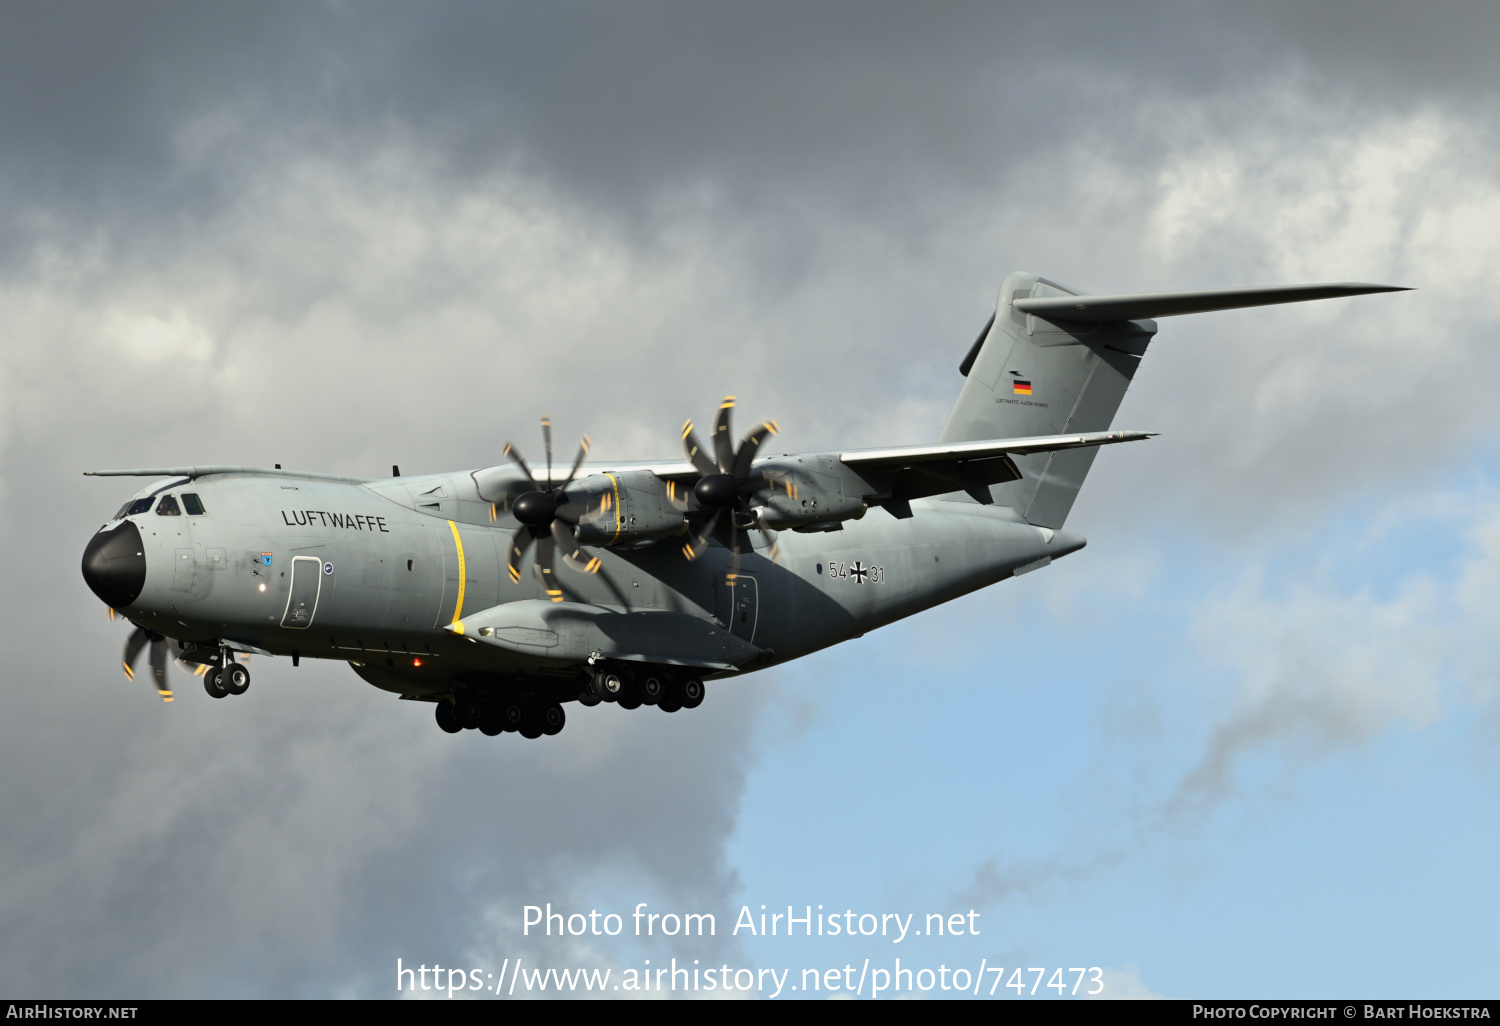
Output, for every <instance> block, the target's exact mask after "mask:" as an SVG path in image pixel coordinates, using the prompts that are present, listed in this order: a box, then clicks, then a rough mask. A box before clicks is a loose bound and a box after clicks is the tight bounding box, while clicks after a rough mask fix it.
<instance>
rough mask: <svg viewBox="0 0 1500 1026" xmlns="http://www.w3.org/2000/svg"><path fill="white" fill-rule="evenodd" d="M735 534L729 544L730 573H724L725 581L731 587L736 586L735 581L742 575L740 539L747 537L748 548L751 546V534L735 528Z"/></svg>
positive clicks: (746, 545) (746, 544)
mask: <svg viewBox="0 0 1500 1026" xmlns="http://www.w3.org/2000/svg"><path fill="white" fill-rule="evenodd" d="M733 534H734V538H733V539H732V541H731V543H730V546H729V573H727V574H725V575H724V583H725V584H727V585H729V587H731V588H733V587H734V582H735V581H737V580H739V577H740V539H741V538H744V539H745V547H746V548H749V545H750V536H749V535H747V534H746V533H745V532H744V531H741V530H739V529H738V528H735V530H734V532H733Z"/></svg>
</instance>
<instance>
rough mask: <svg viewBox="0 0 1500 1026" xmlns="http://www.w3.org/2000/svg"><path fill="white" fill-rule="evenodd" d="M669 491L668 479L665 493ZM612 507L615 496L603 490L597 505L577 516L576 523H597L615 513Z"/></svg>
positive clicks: (670, 488)
mask: <svg viewBox="0 0 1500 1026" xmlns="http://www.w3.org/2000/svg"><path fill="white" fill-rule="evenodd" d="M671 492H672V483H671V482H670V481H669V482H667V494H668V496H670V495H671ZM614 508H615V497H614V495H613V493H611V492H605V493H604V494H603V495H601V496H599V505H598V506H597V507H596V508H595V509H591V510H589V511H588V512H587V513H585V514H583V516H581V517H579V518H578V523H579V524H583V525H587V524H597V523H598V522H599V521H601V520H608V519H610V518H612V517H613V516H614V515H615V514H614Z"/></svg>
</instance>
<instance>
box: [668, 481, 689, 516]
mask: <svg viewBox="0 0 1500 1026" xmlns="http://www.w3.org/2000/svg"><path fill="white" fill-rule="evenodd" d="M692 494H693V492H692V489H690V488H687V487H685V486H683V485H680V484H678V483H677V482H676V481H668V482H667V501H668V502H669V503H671V504H672V508H673V509H675V510H676V511H677V512H679V513H686V512H687V511H688V510H689V509H691V508H692V503H690V502H688V498H689V496H691V495H692Z"/></svg>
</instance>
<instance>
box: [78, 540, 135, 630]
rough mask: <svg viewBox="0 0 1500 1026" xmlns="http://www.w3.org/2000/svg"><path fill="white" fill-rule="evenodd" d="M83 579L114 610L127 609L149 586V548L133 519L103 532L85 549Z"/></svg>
mask: <svg viewBox="0 0 1500 1026" xmlns="http://www.w3.org/2000/svg"><path fill="white" fill-rule="evenodd" d="M83 579H84V581H85V582H86V583H87V584H88V586H89V588H90V589H92V590H93V592H94V594H95V595H98V596H99V597H100V598H101V599H103V600H104V601H105V602H106V603H107V604H108V605H109V606H110V608H112V609H124V608H125V607H126V606H128V605H130V604H131V603H132V602H134V601H135V600H136V599H137V598H139V597H140V594H141V589H142V588H144V587H145V586H146V547H145V545H143V544H142V543H141V532H140V531H138V530H136V526H135V524H133V523H131V522H130V521H129V520H127V521H125V522H124V523H122V524H121V525H120V526H119V527H116V528H115V529H114V530H113V531H100V532H99V533H98V534H96V535H94V536H93V537H92V538H90V539H89V544H88V547H87V548H85V549H84V550H83Z"/></svg>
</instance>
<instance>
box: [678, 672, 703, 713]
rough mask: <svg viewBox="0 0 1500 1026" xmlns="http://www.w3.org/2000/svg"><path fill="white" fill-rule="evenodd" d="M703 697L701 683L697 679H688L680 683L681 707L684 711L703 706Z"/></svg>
mask: <svg viewBox="0 0 1500 1026" xmlns="http://www.w3.org/2000/svg"><path fill="white" fill-rule="evenodd" d="M703 695H704V688H703V682H702V681H701V680H699V679H698V678H697V677H689V678H688V679H687V680H685V681H683V682H682V707H683V708H684V709H696V708H698V707H699V706H700V705H702V704H703Z"/></svg>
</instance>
